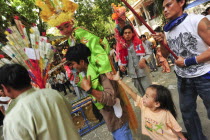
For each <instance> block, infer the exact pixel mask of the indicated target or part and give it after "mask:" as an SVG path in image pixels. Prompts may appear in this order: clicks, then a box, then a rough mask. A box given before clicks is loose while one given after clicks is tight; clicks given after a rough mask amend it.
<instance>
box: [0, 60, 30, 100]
mask: <svg viewBox="0 0 210 140" xmlns="http://www.w3.org/2000/svg"><path fill="white" fill-rule="evenodd" d="M0 85H1V87H2V88H3V91H4V93H5V95H6V96H8V97H11V98H13V92H12V91H14V90H16V91H21V90H24V89H27V88H29V87H31V79H30V77H29V74H28V71H27V70H26V68H25V67H23V66H21V65H19V64H6V65H4V66H2V67H1V68H0Z"/></svg>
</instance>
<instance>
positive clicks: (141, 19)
mask: <svg viewBox="0 0 210 140" xmlns="http://www.w3.org/2000/svg"><path fill="white" fill-rule="evenodd" d="M121 1H122V2H123V3H124V4H125V5H126V7H128V8H129V9H130V10H131V12H132V13H133V14H134V15H135V16H136V17H137V18H138V19H139V20H140V22H142V23H143V24H144V25H145V26H146V27H147V29H148V30H149V31H150V32H151V33H152V34H156V33H155V31H154V30H153V29H152V28H151V27H150V26H149V25H148V24H147V23H146V21H145V20H144V19H143V18H142V17H141V16H139V15H138V14H137V13H136V11H135V10H134V9H133V8H132V7H131V6H130V5H129V4H128V3H127V1H125V0H121ZM160 43H161V44H162V46H164V47H165V48H166V49H167V50H168V52H169V53H171V54H172V55H173V57H174V58H175V59H178V57H177V55H176V54H175V53H174V52H173V51H172V50H171V49H170V48H169V47H168V45H167V44H165V43H164V42H163V41H161V42H160Z"/></svg>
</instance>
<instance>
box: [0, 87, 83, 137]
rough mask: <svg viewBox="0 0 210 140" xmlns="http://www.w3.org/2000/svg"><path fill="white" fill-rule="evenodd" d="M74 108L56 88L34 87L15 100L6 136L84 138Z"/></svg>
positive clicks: (11, 108) (8, 111)
mask: <svg viewBox="0 0 210 140" xmlns="http://www.w3.org/2000/svg"><path fill="white" fill-rule="evenodd" d="M71 110H72V108H71V104H70V103H69V102H68V101H67V100H66V99H65V97H63V96H62V95H61V94H60V93H58V92H57V91H56V90H53V89H38V90H35V89H33V88H31V89H29V90H27V91H25V92H23V93H21V94H20V95H19V96H18V97H17V98H16V99H13V100H12V101H11V104H10V105H9V107H8V110H7V112H6V116H5V119H4V126H3V127H4V128H3V129H4V138H5V139H7V140H15V139H18V140H80V137H79V135H78V132H77V129H76V128H75V126H74V123H73V120H72V118H71ZM35 129H36V130H35ZM35 132H36V133H35Z"/></svg>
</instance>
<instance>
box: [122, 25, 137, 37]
mask: <svg viewBox="0 0 210 140" xmlns="http://www.w3.org/2000/svg"><path fill="white" fill-rule="evenodd" d="M126 29H131V31H132V32H134V30H133V27H132V26H131V25H125V26H124V27H123V28H122V31H121V33H120V35H121V36H123V34H124V31H125V30H126Z"/></svg>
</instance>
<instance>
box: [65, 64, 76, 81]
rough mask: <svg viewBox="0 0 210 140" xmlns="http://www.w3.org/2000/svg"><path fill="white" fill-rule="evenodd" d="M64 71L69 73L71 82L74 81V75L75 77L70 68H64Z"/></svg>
mask: <svg viewBox="0 0 210 140" xmlns="http://www.w3.org/2000/svg"><path fill="white" fill-rule="evenodd" d="M64 69H65V70H66V72H67V76H68V78H69V80H70V81H74V75H73V73H72V71H71V69H70V68H69V67H68V66H64Z"/></svg>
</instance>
